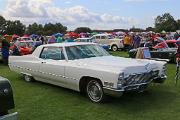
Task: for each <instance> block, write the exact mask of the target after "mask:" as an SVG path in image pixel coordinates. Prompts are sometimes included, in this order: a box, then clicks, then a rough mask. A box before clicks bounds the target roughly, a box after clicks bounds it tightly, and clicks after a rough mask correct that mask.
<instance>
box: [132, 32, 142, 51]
mask: <svg viewBox="0 0 180 120" xmlns="http://www.w3.org/2000/svg"><path fill="white" fill-rule="evenodd" d="M133 42H134V43H133V44H134V45H133V46H134V48H138V47H139V46H140V42H141V38H140V36H139V35H138V34H136V36H135V37H134V40H133Z"/></svg>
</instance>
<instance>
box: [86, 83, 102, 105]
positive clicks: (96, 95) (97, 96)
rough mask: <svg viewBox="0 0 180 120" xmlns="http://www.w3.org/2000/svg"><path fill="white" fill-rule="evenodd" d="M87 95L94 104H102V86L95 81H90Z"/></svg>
mask: <svg viewBox="0 0 180 120" xmlns="http://www.w3.org/2000/svg"><path fill="white" fill-rule="evenodd" d="M87 94H88V97H89V98H90V99H91V100H92V101H93V102H100V101H101V100H102V97H103V90H102V87H101V85H100V84H99V83H98V82H97V81H95V80H92V81H90V82H89V83H88V85H87Z"/></svg>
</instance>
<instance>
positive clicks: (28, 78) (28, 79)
mask: <svg viewBox="0 0 180 120" xmlns="http://www.w3.org/2000/svg"><path fill="white" fill-rule="evenodd" d="M24 80H25V81H27V82H30V81H31V80H32V78H31V76H29V75H24Z"/></svg>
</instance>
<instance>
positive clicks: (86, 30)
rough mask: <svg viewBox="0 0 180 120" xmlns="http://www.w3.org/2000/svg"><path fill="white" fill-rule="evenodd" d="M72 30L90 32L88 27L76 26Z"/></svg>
mask: <svg viewBox="0 0 180 120" xmlns="http://www.w3.org/2000/svg"><path fill="white" fill-rule="evenodd" d="M74 32H76V33H81V32H84V33H87V32H89V33H90V32H92V30H91V29H90V28H88V27H78V28H76V29H75V30H74Z"/></svg>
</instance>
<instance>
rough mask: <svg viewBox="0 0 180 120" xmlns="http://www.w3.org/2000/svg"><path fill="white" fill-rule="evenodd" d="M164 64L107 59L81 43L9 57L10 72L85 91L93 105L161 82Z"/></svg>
mask: <svg viewBox="0 0 180 120" xmlns="http://www.w3.org/2000/svg"><path fill="white" fill-rule="evenodd" d="M165 64H166V62H161V61H154V60H142V59H141V60H140V59H132V58H122V57H115V56H111V55H110V54H109V53H108V52H107V51H105V50H104V49H103V48H102V47H100V46H99V45H98V44H96V43H83V42H73V43H55V44H47V45H41V46H39V47H37V48H36V49H35V51H34V52H33V53H32V54H31V55H24V56H10V57H9V67H10V69H11V70H13V71H16V72H18V73H21V74H23V75H24V79H25V80H26V81H31V80H33V79H32V78H34V79H35V80H37V81H42V82H46V83H50V84H54V85H58V86H62V87H65V88H69V89H73V90H75V91H80V92H85V93H87V96H88V97H89V99H90V100H91V101H93V102H102V101H103V100H104V98H105V96H106V95H111V96H121V95H122V94H123V92H125V91H131V90H136V91H143V90H144V89H145V88H146V87H147V86H148V85H149V84H150V83H151V82H153V81H156V82H162V81H164V80H165V79H166V75H165Z"/></svg>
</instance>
